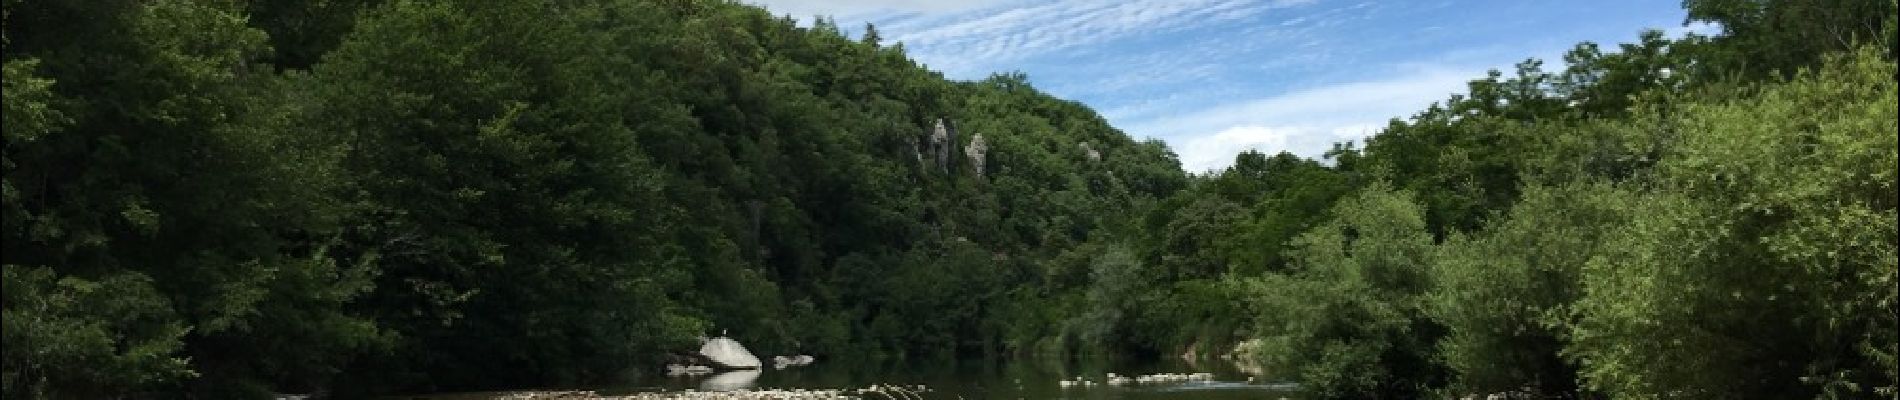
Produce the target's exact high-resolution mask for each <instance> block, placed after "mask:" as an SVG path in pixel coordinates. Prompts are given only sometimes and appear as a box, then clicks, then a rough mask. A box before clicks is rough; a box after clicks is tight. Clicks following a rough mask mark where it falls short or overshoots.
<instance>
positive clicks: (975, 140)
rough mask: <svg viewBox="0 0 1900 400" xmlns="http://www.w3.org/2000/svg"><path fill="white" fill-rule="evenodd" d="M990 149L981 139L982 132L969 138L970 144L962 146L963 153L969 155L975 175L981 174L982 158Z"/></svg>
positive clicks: (979, 175)
mask: <svg viewBox="0 0 1900 400" xmlns="http://www.w3.org/2000/svg"><path fill="white" fill-rule="evenodd" d="M989 151H990V145H989V144H988V143H985V142H984V141H983V134H981V133H978V134H976V137H972V138H970V145H969V146H967V147H964V148H963V154H964V155H966V156H969V157H970V167H971V168H973V169H975V170H976V176H978V177H982V176H983V161H984V160H985V158H983V156H984V155H986V154H988V153H989Z"/></svg>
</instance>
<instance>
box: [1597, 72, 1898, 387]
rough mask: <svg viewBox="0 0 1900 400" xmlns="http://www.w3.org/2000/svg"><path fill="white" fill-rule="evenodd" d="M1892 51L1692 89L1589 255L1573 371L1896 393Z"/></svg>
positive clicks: (1703, 383) (1627, 378)
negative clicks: (1648, 174)
mask: <svg viewBox="0 0 1900 400" xmlns="http://www.w3.org/2000/svg"><path fill="white" fill-rule="evenodd" d="M1893 75H1894V64H1893V63H1892V62H1891V61H1887V60H1882V59H1880V58H1879V57H1878V56H1877V55H1876V54H1875V52H1874V51H1872V50H1864V51H1861V52H1858V53H1856V54H1854V55H1852V56H1845V57H1838V58H1836V59H1834V60H1833V61H1830V62H1829V63H1828V66H1827V67H1825V68H1822V69H1820V70H1818V71H1815V72H1812V73H1803V74H1800V75H1799V76H1798V77H1797V78H1795V79H1794V80H1792V81H1788V82H1785V83H1772V84H1766V85H1763V86H1761V87H1759V89H1756V90H1758V92H1757V93H1756V94H1754V95H1752V96H1748V97H1746V98H1742V99H1737V100H1730V101H1706V102H1696V103H1692V104H1690V105H1687V106H1685V107H1684V108H1683V111H1682V112H1681V113H1679V114H1677V115H1676V116H1675V118H1674V119H1671V120H1670V121H1671V122H1673V124H1671V126H1674V127H1675V129H1674V131H1675V132H1679V135H1680V136H1678V138H1677V141H1676V144H1675V145H1674V146H1673V147H1672V148H1670V149H1669V150H1668V151H1667V152H1666V153H1665V154H1664V155H1663V158H1662V160H1661V162H1660V163H1659V165H1658V166H1657V171H1656V172H1657V176H1656V179H1655V183H1654V185H1655V186H1654V187H1651V188H1649V189H1648V190H1647V192H1648V193H1646V194H1645V195H1644V196H1643V198H1642V200H1641V201H1642V202H1643V204H1645V205H1646V207H1644V209H1643V213H1642V214H1641V215H1640V218H1634V219H1633V220H1632V221H1631V223H1630V224H1629V225H1628V226H1626V227H1622V228H1620V229H1618V230H1616V231H1615V232H1614V233H1612V235H1611V238H1612V239H1611V240H1610V242H1609V243H1608V244H1607V245H1605V251H1604V252H1603V253H1601V254H1599V255H1598V256H1597V257H1596V258H1594V259H1592V260H1591V261H1590V263H1589V264H1587V266H1586V267H1585V269H1584V271H1583V272H1584V276H1583V284H1584V290H1585V295H1584V297H1583V298H1582V300H1580V301H1579V302H1578V304H1577V309H1576V314H1577V317H1576V318H1577V321H1576V326H1575V328H1574V329H1573V332H1572V334H1573V335H1574V339H1573V340H1574V341H1575V346H1573V348H1572V349H1571V350H1570V351H1569V352H1568V354H1569V355H1570V356H1572V357H1573V358H1575V359H1577V360H1579V361H1581V363H1582V365H1583V366H1584V369H1583V371H1584V378H1585V380H1586V381H1587V382H1589V384H1590V385H1591V386H1593V387H1595V388H1598V389H1600V390H1603V391H1605V392H1608V393H1611V394H1614V395H1619V396H1629V397H1663V396H1670V395H1673V394H1682V395H1691V396H1711V397H1735V396H1757V395H1767V396H1772V397H1806V396H1813V395H1817V394H1818V395H1821V396H1824V397H1831V398H1843V397H1861V396H1867V395H1872V394H1879V395H1881V396H1891V395H1892V394H1893V393H1894V387H1895V385H1894V379H1895V370H1894V363H1893V360H1894V358H1893V357H1894V356H1893V355H1894V354H1895V351H1894V347H1893V346H1894V343H1895V337H1894V335H1895V331H1894V329H1895V328H1894V326H1895V320H1894V315H1895V313H1894V312H1893V311H1894V298H1895V297H1894V290H1895V289H1894V287H1895V285H1894V283H1895V274H1896V272H1895V268H1896V267H1895V265H1896V263H1897V261H1900V260H1896V259H1895V243H1896V242H1897V241H1896V236H1895V232H1896V227H1895V225H1894V221H1895V219H1896V215H1895V204H1896V201H1895V183H1894V182H1895V176H1894V171H1895V170H1896V165H1895V159H1896V158H1900V153H1896V150H1895V144H1894V143H1895V142H1896V137H1895V133H1894V129H1893V122H1894V121H1895V119H1896V116H1895V111H1894V110H1895V108H1896V104H1895V103H1894V98H1895V96H1896V92H1895V85H1894V83H1893V79H1892V76H1893Z"/></svg>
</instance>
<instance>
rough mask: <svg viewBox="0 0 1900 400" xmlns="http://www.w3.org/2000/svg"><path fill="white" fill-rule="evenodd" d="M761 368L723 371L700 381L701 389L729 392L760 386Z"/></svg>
mask: <svg viewBox="0 0 1900 400" xmlns="http://www.w3.org/2000/svg"><path fill="white" fill-rule="evenodd" d="M758 381H759V370H756V369H742V370H737V371H727V372H722V373H719V374H716V375H713V376H710V377H707V378H706V380H704V381H700V382H699V390H704V391H709V392H729V391H734V390H744V389H751V388H754V387H758V386H759V385H758Z"/></svg>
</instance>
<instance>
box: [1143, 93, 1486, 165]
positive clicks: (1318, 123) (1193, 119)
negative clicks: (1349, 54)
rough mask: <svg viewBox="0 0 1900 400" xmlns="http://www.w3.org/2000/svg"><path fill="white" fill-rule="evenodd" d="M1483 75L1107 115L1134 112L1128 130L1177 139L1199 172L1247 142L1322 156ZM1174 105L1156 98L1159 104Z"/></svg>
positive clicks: (1184, 156)
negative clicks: (1179, 110)
mask: <svg viewBox="0 0 1900 400" xmlns="http://www.w3.org/2000/svg"><path fill="white" fill-rule="evenodd" d="M1481 75H1482V69H1481V68H1451V67H1415V68H1414V69H1413V70H1411V71H1408V72H1406V73H1402V74H1398V75H1397V77H1396V78H1392V79H1384V80H1371V81H1360V82H1348V83H1341V84H1336V85H1329V86H1323V87H1318V88H1312V89H1306V90H1299V91H1294V92H1290V93H1285V94H1279V95H1272V96H1268V97H1263V98H1255V99H1252V100H1244V101H1238V102H1231V103H1224V104H1217V105H1214V106H1212V107H1209V108H1205V109H1201V110H1199V111H1191V112H1182V113H1173V114H1162V115H1156V114H1158V113H1157V112H1156V111H1154V110H1139V109H1136V110H1117V111H1118V112H1121V113H1124V114H1122V115H1119V116H1111V120H1122V119H1132V120H1125V121H1118V122H1121V123H1122V125H1123V126H1125V127H1126V131H1127V132H1129V133H1130V134H1134V135H1136V136H1148V137H1157V138H1162V139H1166V140H1168V141H1169V142H1170V143H1175V144H1176V147H1177V148H1176V152H1177V153H1179V154H1180V155H1181V161H1182V164H1183V165H1182V167H1183V168H1185V169H1187V170H1189V171H1197V172H1198V171H1205V170H1209V169H1219V168H1224V167H1226V166H1227V165H1228V164H1230V163H1232V162H1233V158H1234V155H1235V154H1239V153H1240V152H1241V151H1244V150H1249V149H1252V150H1259V151H1262V152H1266V153H1277V152H1280V151H1288V152H1292V153H1294V154H1296V155H1300V156H1305V157H1319V156H1320V155H1322V154H1323V153H1324V152H1325V151H1326V150H1327V149H1329V148H1331V146H1332V144H1333V143H1337V142H1344V141H1353V140H1359V139H1363V138H1364V137H1366V136H1367V135H1370V134H1372V133H1375V132H1376V131H1377V129H1378V128H1380V127H1383V126H1384V125H1385V122H1386V121H1388V120H1390V119H1392V118H1398V117H1406V116H1408V115H1410V114H1411V113H1413V112H1417V111H1418V110H1420V109H1423V108H1424V107H1425V106H1427V105H1430V104H1431V103H1433V102H1436V101H1441V100H1444V99H1445V98H1446V97H1447V96H1449V95H1450V94H1452V93H1455V92H1461V91H1463V90H1464V88H1465V83H1466V82H1468V81H1469V80H1470V79H1472V78H1475V77H1478V76H1481ZM1175 108H1176V106H1173V105H1160V106H1157V108H1156V110H1163V111H1162V112H1165V110H1170V109H1175ZM1131 116H1132V117H1134V118H1129V117H1131Z"/></svg>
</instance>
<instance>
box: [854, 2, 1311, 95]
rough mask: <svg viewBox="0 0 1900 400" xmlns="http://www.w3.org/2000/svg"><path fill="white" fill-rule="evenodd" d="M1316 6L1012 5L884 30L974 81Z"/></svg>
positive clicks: (904, 23) (926, 57)
mask: <svg viewBox="0 0 1900 400" xmlns="http://www.w3.org/2000/svg"><path fill="white" fill-rule="evenodd" d="M1314 1H1316V0H1120V1H1105V0H1064V1H1053V2H1046V3H1037V4H1011V5H1006V6H999V7H993V8H990V9H985V10H983V11H982V12H971V13H967V15H958V16H952V17H948V18H919V19H914V20H897V21H894V22H893V23H892V24H891V25H888V26H880V27H881V28H884V29H882V30H883V31H885V32H887V37H888V38H890V39H891V40H895V41H900V42H904V44H905V46H907V47H908V48H910V49H913V50H914V52H913V55H914V56H915V57H916V58H917V59H919V60H920V61H923V62H924V63H926V64H929V65H931V66H932V67H933V68H937V69H940V70H943V71H944V72H946V73H948V74H950V75H951V76H964V77H974V76H981V75H983V74H987V73H989V72H995V71H998V70H1007V69H1011V68H1008V66H1010V65H1012V64H1014V63H1016V62H1018V61H1021V60H1024V59H1027V58H1032V57H1038V56H1045V55H1050V54H1056V53H1062V52H1065V51H1073V50H1077V49H1083V48H1087V47H1091V46H1095V45H1102V44H1107V43H1114V42H1118V41H1123V40H1126V39H1130V38H1133V37H1146V36H1152V35H1156V34H1160V33H1167V32H1176V31H1180V30H1183V29H1189V28H1197V27H1206V26H1209V25H1211V24H1218V23H1223V22H1231V21H1237V20H1242V19H1245V18H1249V17H1252V16H1255V15H1258V14H1259V13H1261V12H1265V11H1268V10H1273V9H1280V8H1288V7H1294V6H1298V5H1302V4H1308V3H1312V2H1314Z"/></svg>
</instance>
